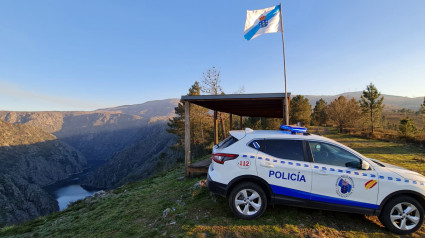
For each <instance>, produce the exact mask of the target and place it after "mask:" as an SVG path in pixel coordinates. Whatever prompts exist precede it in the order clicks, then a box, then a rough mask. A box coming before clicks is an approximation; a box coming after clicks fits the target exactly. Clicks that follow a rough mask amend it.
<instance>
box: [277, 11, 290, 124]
mask: <svg viewBox="0 0 425 238" xmlns="http://www.w3.org/2000/svg"><path fill="white" fill-rule="evenodd" d="M279 7H280V11H279V12H280V32H281V33H282V50H283V77H284V79H285V100H284V104H285V105H284V106H285V123H286V125H289V113H288V111H289V110H288V92H287V90H286V62H285V40H284V38H283V17H282V3H281V4H279Z"/></svg>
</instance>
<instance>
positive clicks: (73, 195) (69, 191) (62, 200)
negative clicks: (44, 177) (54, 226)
mask: <svg viewBox="0 0 425 238" xmlns="http://www.w3.org/2000/svg"><path fill="white" fill-rule="evenodd" d="M96 192H97V190H94V191H88V190H86V189H84V188H83V187H81V185H80V184H79V183H78V180H76V182H75V183H72V184H67V185H64V186H62V187H58V188H57V189H55V190H53V191H52V192H51V194H53V195H54V196H55V198H56V200H57V201H58V204H59V210H60V211H62V210H64V209H65V208H67V207H68V205H69V204H70V203H71V202H75V201H78V200H80V199H83V198H85V197H88V196H92V195H93V194H94V193H96Z"/></svg>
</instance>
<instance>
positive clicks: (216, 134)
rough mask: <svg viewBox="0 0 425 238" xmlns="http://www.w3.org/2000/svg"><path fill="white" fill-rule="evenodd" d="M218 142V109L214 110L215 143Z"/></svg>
mask: <svg viewBox="0 0 425 238" xmlns="http://www.w3.org/2000/svg"><path fill="white" fill-rule="evenodd" d="M217 144H218V119H217V111H214V145H217Z"/></svg>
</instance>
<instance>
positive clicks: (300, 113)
mask: <svg viewBox="0 0 425 238" xmlns="http://www.w3.org/2000/svg"><path fill="white" fill-rule="evenodd" d="M310 115H311V105H310V102H309V101H308V98H305V97H304V96H302V95H297V96H295V97H294V98H292V100H291V104H290V109H289V119H290V123H291V124H295V123H298V122H301V124H302V125H304V126H308V125H310V120H311V118H310Z"/></svg>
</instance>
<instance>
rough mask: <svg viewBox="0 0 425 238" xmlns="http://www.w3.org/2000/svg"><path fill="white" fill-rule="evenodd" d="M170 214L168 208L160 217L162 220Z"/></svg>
mask: <svg viewBox="0 0 425 238" xmlns="http://www.w3.org/2000/svg"><path fill="white" fill-rule="evenodd" d="M170 212H171V209H170V208H167V209H165V210H164V211H163V212H162V217H163V218H166V217H167V216H168V214H170Z"/></svg>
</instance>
